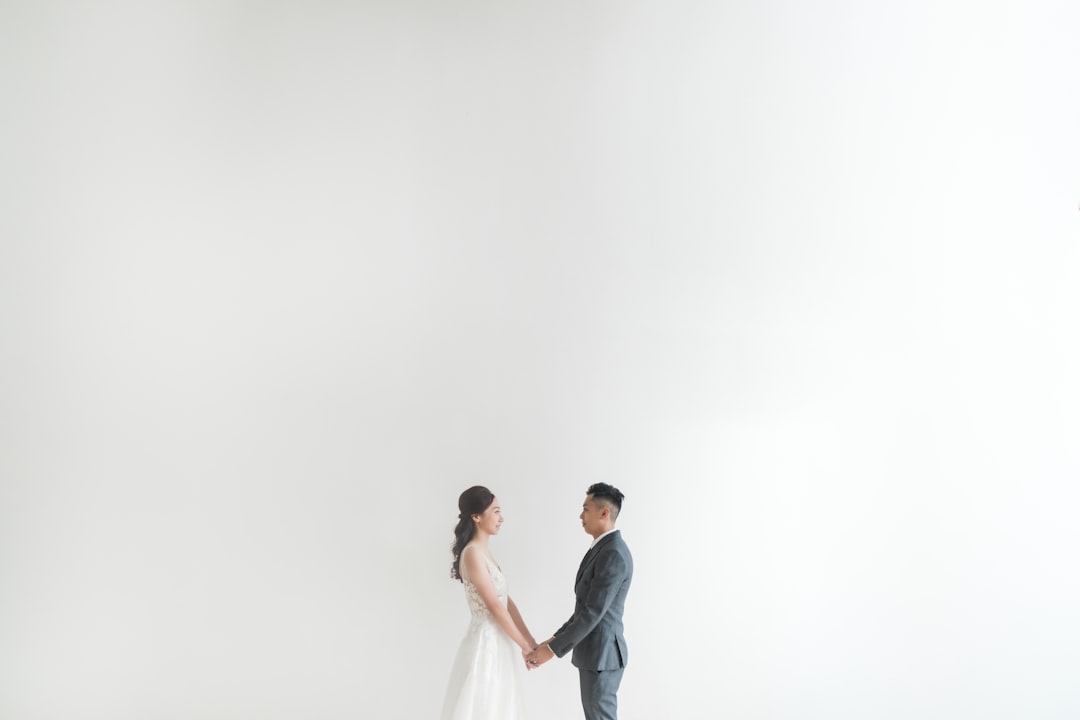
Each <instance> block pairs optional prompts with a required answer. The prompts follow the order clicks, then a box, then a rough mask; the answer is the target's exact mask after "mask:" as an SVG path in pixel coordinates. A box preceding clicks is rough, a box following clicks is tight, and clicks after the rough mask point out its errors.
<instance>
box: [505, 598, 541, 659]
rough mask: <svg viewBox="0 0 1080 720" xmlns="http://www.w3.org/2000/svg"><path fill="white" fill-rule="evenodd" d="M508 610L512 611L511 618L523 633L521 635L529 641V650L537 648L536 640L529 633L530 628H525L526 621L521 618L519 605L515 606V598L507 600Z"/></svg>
mask: <svg viewBox="0 0 1080 720" xmlns="http://www.w3.org/2000/svg"><path fill="white" fill-rule="evenodd" d="M506 609H507V610H509V611H510V617H511V618H513V620H514V624H515V625H517V629H518V630H520V631H521V634H522V635H524V636H525V639H526V640H528V641H529V649H530V650H531V649H532V648H534V647H536V638H534V637H533V634H532V633H531V632H529V628H528V627H526V626H525V619H524V618H523V617H521V612H520V611H519V610H518V607H517V605H515V604H514V598H512V597H507V598H506Z"/></svg>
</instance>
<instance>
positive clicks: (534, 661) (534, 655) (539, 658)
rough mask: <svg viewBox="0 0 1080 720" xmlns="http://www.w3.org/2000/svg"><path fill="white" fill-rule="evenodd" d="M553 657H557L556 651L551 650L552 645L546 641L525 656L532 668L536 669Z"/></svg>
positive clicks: (526, 661)
mask: <svg viewBox="0 0 1080 720" xmlns="http://www.w3.org/2000/svg"><path fill="white" fill-rule="evenodd" d="M553 657H555V653H554V652H552V651H551V646H549V645H548V644H547V643H546V642H545V643H543V644H541V645H537V646H536V649H535V650H533V651H532V652H531V653H529V656H528V657H526V658H525V663H526V664H527V665H528V666H529V669H530V670H535V669H536V668H538V667H540V666H541V665H543V664H544V663H546V662H547V661H548V660H550V659H551V658H553Z"/></svg>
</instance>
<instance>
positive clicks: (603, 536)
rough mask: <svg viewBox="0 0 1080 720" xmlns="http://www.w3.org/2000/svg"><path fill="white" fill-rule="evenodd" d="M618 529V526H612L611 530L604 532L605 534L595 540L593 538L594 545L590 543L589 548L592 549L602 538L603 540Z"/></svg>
mask: <svg viewBox="0 0 1080 720" xmlns="http://www.w3.org/2000/svg"><path fill="white" fill-rule="evenodd" d="M617 529H618V528H611V529H610V530H608V531H607V532H606V533H604V534H603V535H601V536H600V537H598V538H596V539H595V540H593V541H592V545H590V546H589V549H590V550H592V549H593V548H594V547H596V543H598V542H600V541H601V540H603V539H604V538H606V537H607V536H608V535H610V534H611V533H613V532H615V530H617Z"/></svg>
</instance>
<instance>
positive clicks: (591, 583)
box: [549, 530, 634, 670]
mask: <svg viewBox="0 0 1080 720" xmlns="http://www.w3.org/2000/svg"><path fill="white" fill-rule="evenodd" d="M633 577H634V559H633V557H631V555H630V549H629V548H628V547H626V543H624V542H623V539H622V534H621V533H620V532H619V531H618V530H616V531H615V532H613V533H611V534H610V535H607V536H605V537H603V538H601V540H600V542H598V543H596V545H595V546H593V548H592V549H590V550H589V552H587V553H585V557H584V558H583V559H582V560H581V567H580V568H578V574H577V580H576V581H575V583H574V594H575V595H576V596H577V600H576V602H575V605H574V614H573V615H572V616H571V617H570V619H569V620H567V621H566V622H565V623H563V626H562V627H561V628H559V629H558V630H556V631H555V636H554V639H553V640H551V642H550V643H549V646H550V647H551V650H552V652H554V653H555V654H556V655H557V656H558V657H563V656H564V655H566V653H568V652H569V651H570V649H571V648H572V649H573V650H574V654H573V656H572V658H571V662H573V664H574V666H575V667H578V668H581V669H583V670H615V669H617V668H620V667H625V666H626V660H627V651H626V638H624V637H623V622H622V616H623V606H624V605H625V604H626V593H627V591H629V589H630V581H631V580H632V579H633Z"/></svg>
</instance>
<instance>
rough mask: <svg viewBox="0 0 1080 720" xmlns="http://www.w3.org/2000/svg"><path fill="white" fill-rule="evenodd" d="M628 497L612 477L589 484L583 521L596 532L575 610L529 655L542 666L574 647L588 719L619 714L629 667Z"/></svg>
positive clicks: (581, 571)
mask: <svg viewBox="0 0 1080 720" xmlns="http://www.w3.org/2000/svg"><path fill="white" fill-rule="evenodd" d="M622 501H623V494H622V493H621V492H619V490H618V489H616V488H614V487H612V486H611V485H608V484H606V483H596V484H595V485H593V486H592V487H590V488H589V490H588V493H587V494H586V496H585V502H584V504H583V505H582V510H581V525H582V527H584V528H585V532H587V533H588V534H589V535H592V537H593V544H592V547H590V548H589V552H587V553H585V558H584V559H583V560H582V561H581V567H580V568H578V574H577V580H576V581H575V584H574V593H575V594H576V595H577V602H576V603H575V605H574V614H573V616H572V617H571V618H570V619H569V620H567V621H566V622H565V623H564V624H563V626H562V627H561V628H559V629H558V630H556V631H555V634H554V635H552V636H551V637H550V638H549V639H547V640H545V641H544V642H542V643H540V645H538V646H537V647H536V649H535V650H533V651H532V653H531V654H529V656H528V657H527V658H526V662H528V664H529V667H530V668H537V667H539V666H541V665H543V664H544V663H546V662H547V661H548V660H550V659H551V658H552V657H553V656H558V657H563V656H564V655H566V653H568V652H570V650H571V649H573V651H574V654H573V657H572V658H571V662H573V664H574V666H575V667H577V669H578V674H579V675H580V678H581V706H582V707H583V708H584V709H585V720H616V718H617V708H618V701H617V699H616V693H618V691H619V683H621V682H622V676H623V669H624V668H625V667H626V659H627V654H626V638H624V637H623V623H622V615H623V605H624V604H625V603H626V593H627V591H628V590H629V589H630V580H631V579H632V578H633V576H634V559H633V558H632V557H630V549H629V548H627V547H626V543H624V542H623V540H622V534H621V533H620V532H619V531H618V530H616V529H615V520H616V518H618V517H619V511H620V510H621V509H622Z"/></svg>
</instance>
